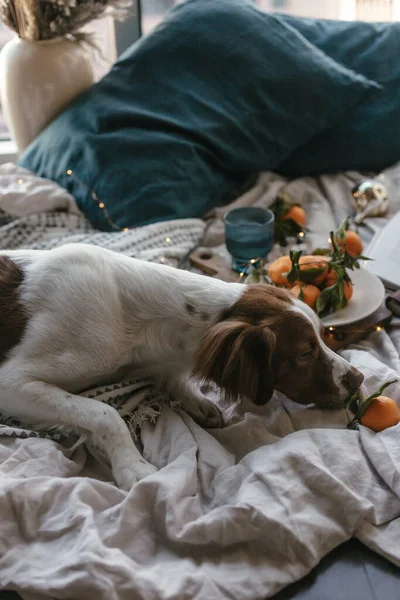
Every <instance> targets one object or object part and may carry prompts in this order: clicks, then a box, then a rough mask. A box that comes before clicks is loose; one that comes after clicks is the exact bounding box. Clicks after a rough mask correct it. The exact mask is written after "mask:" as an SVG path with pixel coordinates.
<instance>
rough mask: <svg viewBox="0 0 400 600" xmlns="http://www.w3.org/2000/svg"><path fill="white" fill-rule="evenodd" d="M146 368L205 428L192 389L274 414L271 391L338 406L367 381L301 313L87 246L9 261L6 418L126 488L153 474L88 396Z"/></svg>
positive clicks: (2, 336)
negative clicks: (59, 430)
mask: <svg viewBox="0 0 400 600" xmlns="http://www.w3.org/2000/svg"><path fill="white" fill-rule="evenodd" d="M138 369H143V371H144V372H146V374H149V373H150V374H151V375H152V376H154V378H155V380H156V381H157V382H158V384H159V386H161V387H162V388H163V389H164V391H165V392H167V393H169V394H171V395H173V396H174V397H176V398H177V399H179V400H181V401H182V404H183V408H184V410H185V411H186V412H187V413H189V414H190V415H191V416H192V417H193V419H194V420H196V421H197V422H198V423H200V424H201V425H203V426H218V425H220V424H221V416H220V411H219V408H218V407H217V405H216V404H215V403H213V402H211V401H210V400H207V399H206V398H205V397H204V396H203V395H202V394H201V393H200V391H199V390H198V389H197V388H196V386H195V385H194V384H193V381H191V380H193V378H195V379H196V378H197V380H202V381H211V382H214V383H216V384H217V385H218V386H219V387H220V388H222V390H223V391H224V392H225V397H226V398H228V399H229V400H232V401H236V400H238V399H239V398H245V399H248V400H250V401H252V402H253V403H254V404H257V405H262V404H266V403H267V402H268V400H269V399H270V398H271V396H272V394H273V391H274V389H276V390H279V391H281V392H283V393H284V394H286V395H287V396H288V397H289V398H291V399H292V400H294V401H296V402H301V403H307V404H310V403H315V404H317V405H320V406H327V407H335V406H336V407H339V406H341V405H342V404H343V402H344V400H345V398H347V397H348V396H349V394H350V393H351V392H354V391H355V390H356V389H357V388H358V387H359V386H360V384H361V382H362V380H363V376H362V374H361V373H360V372H359V371H357V370H356V369H354V368H352V367H351V366H350V365H349V364H348V363H347V362H346V361H345V360H344V359H343V358H341V357H340V356H338V355H337V354H335V353H334V352H332V351H331V350H329V349H328V348H327V347H326V346H325V344H324V343H323V341H322V339H321V324H320V322H319V320H318V318H317V317H316V316H315V314H314V312H313V311H312V310H311V309H309V308H308V307H307V306H306V305H305V304H304V303H302V302H300V301H298V300H294V299H293V298H292V297H291V296H290V295H289V294H288V293H287V292H286V291H283V290H280V289H277V288H274V287H272V286H267V285H255V286H245V285H243V284H235V283H225V282H222V281H219V280H216V279H211V278H208V277H205V276H201V275H196V274H193V273H189V272H186V271H181V270H178V269H174V268H171V267H167V266H164V265H158V264H152V263H147V262H143V261H140V260H135V259H133V258H129V257H127V256H125V255H122V254H117V253H115V252H111V251H109V250H104V249H101V248H98V247H95V246H89V245H84V244H71V245H66V246H63V247H61V248H58V249H56V250H50V251H40V250H18V251H1V252H0V412H1V413H2V414H3V415H8V416H14V417H16V418H19V419H21V420H23V421H25V422H27V421H28V422H29V423H46V424H48V425H51V426H55V425H58V426H60V425H63V426H67V427H70V428H73V429H74V430H76V431H77V432H79V433H81V434H84V435H89V436H90V438H91V442H92V444H94V445H95V446H97V447H98V448H100V450H102V451H103V452H104V453H105V454H106V455H107V456H108V458H109V460H110V463H111V467H112V470H113V475H114V478H115V480H116V482H117V484H118V485H119V486H120V487H122V488H123V489H126V490H127V489H129V488H130V487H131V486H132V485H133V484H134V483H135V482H136V481H138V480H139V479H141V478H143V477H145V476H146V475H148V474H150V473H152V472H153V471H155V468H154V467H153V466H152V465H150V464H149V463H148V462H146V461H145V460H144V459H143V457H142V456H141V455H140V454H139V452H138V451H137V450H136V447H135V445H134V443H133V442H132V439H131V437H130V434H129V432H128V429H127V427H126V425H125V423H124V421H123V420H122V419H121V417H120V416H119V415H118V413H117V411H116V410H115V409H114V408H112V407H111V406H107V405H104V404H102V403H100V402H98V401H96V400H92V399H88V398H84V397H82V396H80V395H79V393H80V392H82V391H83V390H85V389H88V388H90V387H93V386H97V385H101V384H104V383H111V381H113V380H116V379H119V380H121V378H122V377H123V378H126V377H127V376H128V375H129V372H130V371H132V370H134V371H135V372H136V373H137V372H138Z"/></svg>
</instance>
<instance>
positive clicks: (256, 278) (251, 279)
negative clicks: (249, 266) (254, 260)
mask: <svg viewBox="0 0 400 600" xmlns="http://www.w3.org/2000/svg"><path fill="white" fill-rule="evenodd" d="M260 282H261V275H260V273H258V271H256V270H254V271H253V272H252V273H249V274H248V275H247V277H246V278H245V280H244V283H247V284H249V285H250V284H255V283H260Z"/></svg>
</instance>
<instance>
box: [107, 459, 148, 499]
mask: <svg viewBox="0 0 400 600" xmlns="http://www.w3.org/2000/svg"><path fill="white" fill-rule="evenodd" d="M142 460H143V462H142V461H140V462H136V464H134V465H129V466H127V465H121V466H120V467H117V468H114V469H113V474H114V479H115V482H116V484H117V486H118V487H119V488H120V489H121V490H125V491H126V492H129V490H130V489H131V488H132V487H133V486H134V485H135V483H137V482H138V481H140V480H141V479H144V478H145V477H147V476H148V475H152V473H156V472H157V470H158V469H157V468H156V467H154V466H153V465H151V464H150V463H148V462H147V461H145V460H144V459H142Z"/></svg>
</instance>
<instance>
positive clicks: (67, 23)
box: [0, 0, 132, 41]
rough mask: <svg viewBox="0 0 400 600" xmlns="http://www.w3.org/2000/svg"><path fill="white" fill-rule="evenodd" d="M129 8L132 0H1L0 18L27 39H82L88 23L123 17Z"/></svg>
mask: <svg viewBox="0 0 400 600" xmlns="http://www.w3.org/2000/svg"><path fill="white" fill-rule="evenodd" d="M131 11H132V0H0V21H1V22H2V23H4V24H5V25H7V27H9V28H10V29H12V30H14V31H15V32H16V33H17V34H18V36H19V37H20V38H21V39H24V40H28V41H40V40H50V39H54V38H56V37H62V36H67V35H72V36H76V37H78V34H79V36H80V39H82V33H81V29H82V27H84V26H85V25H86V24H87V23H90V22H91V21H93V20H95V19H98V18H101V17H103V16H104V15H106V14H110V15H111V16H113V17H114V18H116V19H123V18H126V17H127V16H128V15H130V14H131ZM83 35H84V34H83Z"/></svg>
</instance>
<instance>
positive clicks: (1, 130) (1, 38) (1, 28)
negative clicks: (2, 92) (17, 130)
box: [0, 24, 15, 140]
mask: <svg viewBox="0 0 400 600" xmlns="http://www.w3.org/2000/svg"><path fill="white" fill-rule="evenodd" d="M14 35H15V34H14V33H13V32H12V31H11V30H10V29H8V27H6V26H5V25H1V24H0V49H1V48H3V46H4V45H5V44H7V42H8V41H9V40H11V38H12V37H13V36H14ZM9 137H10V136H9V133H8V131H7V126H6V124H5V122H4V118H3V112H2V110H1V106H0V140H7V139H9Z"/></svg>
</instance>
